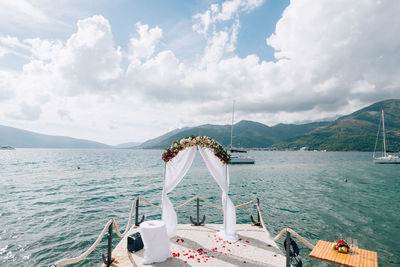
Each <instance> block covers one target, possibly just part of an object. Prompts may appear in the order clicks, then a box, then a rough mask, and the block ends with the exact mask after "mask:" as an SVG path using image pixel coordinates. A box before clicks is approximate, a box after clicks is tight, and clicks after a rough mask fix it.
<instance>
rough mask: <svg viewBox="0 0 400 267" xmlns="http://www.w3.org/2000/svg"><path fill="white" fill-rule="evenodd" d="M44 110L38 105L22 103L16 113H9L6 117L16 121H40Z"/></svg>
mask: <svg viewBox="0 0 400 267" xmlns="http://www.w3.org/2000/svg"><path fill="white" fill-rule="evenodd" d="M41 113H42V109H41V108H40V107H39V106H38V105H30V104H27V103H25V102H22V103H21V104H20V105H19V110H18V111H16V112H15V113H7V114H6V116H7V117H9V118H12V119H15V120H25V121H36V120H38V119H39V117H40V114H41Z"/></svg>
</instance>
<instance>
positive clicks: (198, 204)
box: [196, 197, 200, 222]
mask: <svg viewBox="0 0 400 267" xmlns="http://www.w3.org/2000/svg"><path fill="white" fill-rule="evenodd" d="M196 206H197V212H196V216H197V222H199V221H200V220H199V219H200V200H199V198H198V197H197V205H196Z"/></svg>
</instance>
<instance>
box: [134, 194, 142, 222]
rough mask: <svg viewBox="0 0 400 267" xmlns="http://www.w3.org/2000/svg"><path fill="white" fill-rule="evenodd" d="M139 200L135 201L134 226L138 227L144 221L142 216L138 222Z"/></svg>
mask: <svg viewBox="0 0 400 267" xmlns="http://www.w3.org/2000/svg"><path fill="white" fill-rule="evenodd" d="M139 207H140V206H139V198H137V199H136V205H135V209H136V211H135V226H136V227H138V226H139V225H140V224H141V223H142V222H143V221H144V215H143V216H142V219H141V220H140V221H139V220H138V217H139Z"/></svg>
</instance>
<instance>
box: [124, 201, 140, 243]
mask: <svg viewBox="0 0 400 267" xmlns="http://www.w3.org/2000/svg"><path fill="white" fill-rule="evenodd" d="M138 199H139V197H136V198H135V199H134V200H133V201H132V205H131V211H130V212H129V218H128V223H127V225H126V227H125V231H124V235H125V234H126V233H128V231H129V228H130V227H131V223H132V216H133V210H134V209H135V206H136V200H138Z"/></svg>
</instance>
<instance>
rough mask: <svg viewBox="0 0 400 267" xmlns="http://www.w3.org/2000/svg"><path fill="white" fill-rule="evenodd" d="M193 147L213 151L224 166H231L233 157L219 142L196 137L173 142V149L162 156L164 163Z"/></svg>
mask: <svg viewBox="0 0 400 267" xmlns="http://www.w3.org/2000/svg"><path fill="white" fill-rule="evenodd" d="M192 146H201V147H204V148H209V149H211V151H213V152H214V155H215V156H217V157H218V158H219V160H220V161H221V162H222V163H224V164H229V162H230V161H231V156H230V155H229V154H228V152H227V151H226V150H225V149H224V148H223V147H222V146H221V145H220V144H219V143H218V142H217V141H215V140H214V139H212V138H211V137H207V136H196V135H192V136H188V137H186V138H182V139H179V140H178V141H175V142H173V143H172V145H171V147H169V148H167V149H166V150H165V151H164V153H163V154H162V159H163V161H165V162H168V161H170V160H171V159H173V158H175V157H176V155H178V153H179V151H181V150H184V149H186V148H188V147H192Z"/></svg>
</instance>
